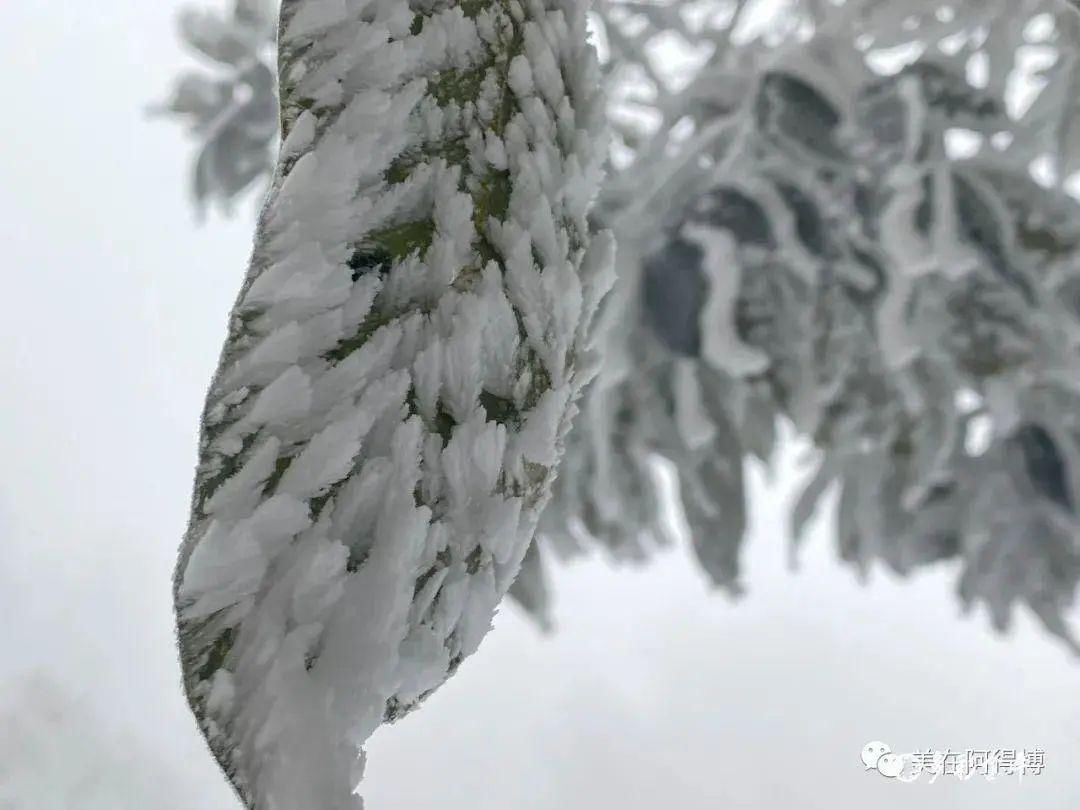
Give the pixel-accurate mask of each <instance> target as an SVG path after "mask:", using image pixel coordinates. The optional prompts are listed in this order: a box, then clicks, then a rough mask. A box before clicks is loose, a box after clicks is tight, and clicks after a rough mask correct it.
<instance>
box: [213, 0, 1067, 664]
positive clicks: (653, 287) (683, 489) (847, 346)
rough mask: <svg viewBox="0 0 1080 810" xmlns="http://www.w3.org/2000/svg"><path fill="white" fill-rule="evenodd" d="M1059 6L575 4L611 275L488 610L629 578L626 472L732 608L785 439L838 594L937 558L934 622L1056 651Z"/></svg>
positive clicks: (1063, 98)
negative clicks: (827, 517)
mask: <svg viewBox="0 0 1080 810" xmlns="http://www.w3.org/2000/svg"><path fill="white" fill-rule="evenodd" d="M1076 5H1077V4H1076V3H1072V2H1067V0H1016V2H1008V3H1002V2H995V1H994V0H957V1H956V2H951V3H944V2H940V1H935V0H916V1H914V2H903V3H901V2H888V0H846V2H843V1H842V0H682V1H679V0H602V1H601V2H598V3H597V4H596V6H595V8H594V14H593V18H592V22H593V23H594V27H595V30H596V33H597V41H598V46H599V49H600V51H601V55H602V61H603V68H602V69H603V72H604V76H605V79H606V84H607V89H608V97H609V103H608V108H607V112H608V118H609V122H610V125H611V127H612V129H613V131H614V133H615V135H616V138H615V142H614V144H613V148H612V152H611V154H610V157H609V161H610V164H611V168H612V169H613V171H610V172H609V177H608V180H607V181H606V183H605V185H604V187H603V190H602V193H601V197H600V201H599V205H598V210H597V213H596V215H595V217H596V218H597V219H598V220H601V221H603V222H604V223H605V224H607V225H609V226H610V227H612V228H613V229H614V230H615V232H616V236H617V241H618V243H619V252H618V279H619V280H618V283H617V285H616V288H615V291H614V292H613V294H612V295H611V296H609V298H608V299H607V302H606V304H605V305H604V307H603V311H602V312H601V315H600V320H601V323H602V324H603V325H604V333H605V335H606V337H605V343H604V346H603V351H604V364H603V369H602V373H601V376H600V377H599V379H598V380H597V381H596V382H595V383H594V384H593V385H592V386H591V387H590V389H589V391H588V392H587V394H586V396H585V398H584V400H583V403H582V405H581V409H582V414H581V417H580V418H578V419H577V420H576V421H575V427H574V429H573V431H572V432H571V433H570V434H569V436H568V438H567V456H566V458H565V459H564V461H563V464H562V468H561V471H560V477H559V479H558V480H557V481H556V483H555V491H554V496H553V498H552V502H551V504H550V506H549V507H548V508H547V509H546V511H545V513H544V516H543V519H542V523H541V532H540V537H539V539H538V541H537V543H538V545H537V546H536V548H535V549H534V550H532V551H530V553H529V555H528V556H527V557H526V562H525V564H524V565H523V567H522V571H521V574H520V575H519V577H518V579H517V580H516V582H515V583H514V586H513V589H512V591H511V594H512V595H513V596H514V597H515V598H517V599H518V600H519V601H520V602H521V603H522V604H523V605H525V606H526V607H527V609H529V610H530V611H532V612H533V613H534V614H535V615H537V616H544V615H546V611H547V609H548V600H549V597H548V586H547V583H546V580H545V564H546V561H547V560H550V558H551V557H552V554H550V553H548V552H549V551H554V552H556V556H561V555H565V554H568V553H574V552H575V551H578V550H581V549H583V548H589V547H593V546H600V547H602V548H604V549H606V550H608V551H609V552H610V554H611V555H612V556H613V557H615V558H617V559H628V560H644V559H647V557H648V556H649V555H650V554H651V553H652V552H651V549H652V548H653V545H654V542H655V541H657V540H661V539H662V538H663V536H664V535H663V532H662V531H661V527H660V496H659V490H658V489H657V483H656V480H655V477H654V475H653V472H654V471H653V461H654V459H655V457H656V455H657V454H659V455H661V456H664V457H666V458H667V459H669V460H670V461H672V462H674V466H675V468H676V469H677V471H678V474H679V482H680V498H681V501H682V505H683V507H684V511H685V512H686V517H687V519H688V522H689V524H690V526H691V528H692V530H693V548H694V551H695V553H696V554H697V556H698V558H699V560H700V561H701V563H702V566H703V568H704V570H705V571H706V572H707V574H708V575H709V577H710V578H711V579H712V580H713V581H714V582H715V583H716V584H717V585H719V586H721V587H724V588H725V589H727V590H728V591H730V592H732V593H738V592H739V590H740V588H741V583H740V576H739V568H738V561H739V547H740V544H741V541H742V537H743V534H744V529H745V526H744V521H745V517H744V511H745V510H744V498H745V493H744V491H743V466H744V464H745V463H746V461H747V460H748V459H758V460H761V461H765V462H767V461H768V459H769V458H770V456H771V451H772V446H773V444H774V442H775V434H776V426H777V420H788V421H790V422H792V423H793V424H794V425H795V426H796V428H797V429H798V430H799V431H800V432H801V433H802V434H803V435H804V436H806V437H809V438H812V439H813V440H814V442H815V443H816V445H817V447H818V449H819V457H818V458H816V459H815V460H814V461H815V467H816V469H815V470H814V471H813V472H812V473H811V474H810V475H809V477H808V482H807V489H806V494H805V496H804V498H803V499H802V500H801V501H800V502H799V503H798V504H797V506H796V507H795V509H794V513H793V515H792V529H793V535H794V536H795V537H796V538H797V537H798V535H799V533H800V530H801V528H802V526H803V525H804V524H805V522H806V521H807V520H808V519H809V517H810V516H811V515H812V514H813V512H814V511H815V507H816V505H817V504H818V502H819V501H820V500H821V498H822V496H823V495H825V493H826V492H829V491H830V490H831V491H838V494H839V508H838V513H837V519H838V545H839V552H840V555H841V557H842V558H843V559H844V560H846V561H847V562H849V563H850V564H852V565H853V566H855V567H856V568H857V570H859V571H860V572H866V571H867V570H868V569H869V567H870V566H871V565H872V564H874V562H875V561H881V562H882V563H884V564H885V565H887V566H889V567H890V568H892V569H893V570H895V571H898V572H900V573H907V572H910V571H913V570H916V569H917V568H918V567H920V566H923V565H928V564H932V563H935V562H939V561H945V560H955V561H957V562H958V563H959V567H960V571H961V573H960V583H959V588H958V591H959V595H960V597H961V599H962V600H963V602H964V604H965V605H974V604H976V603H985V604H986V605H987V607H988V608H989V611H990V614H991V616H992V618H993V620H994V623H995V625H996V626H998V627H1000V628H1005V627H1007V626H1008V623H1009V616H1010V615H1011V613H1012V610H1013V608H1014V606H1016V605H1018V604H1019V605H1026V606H1027V607H1029V608H1031V609H1032V610H1034V611H1035V612H1036V613H1037V614H1038V615H1039V617H1040V618H1041V619H1042V621H1043V622H1044V624H1046V626H1047V627H1048V628H1049V629H1050V630H1051V631H1052V632H1054V633H1055V634H1057V635H1059V636H1061V637H1063V638H1067V637H1068V633H1067V630H1066V625H1065V620H1064V615H1065V610H1066V608H1067V606H1068V605H1069V604H1070V601H1071V599H1072V595H1073V592H1074V589H1075V584H1076V581H1077V578H1078V577H1080V559H1078V553H1080V551H1078V546H1077V524H1076V519H1075V517H1074V514H1075V504H1076V503H1077V499H1076V496H1077V495H1078V494H1080V492H1078V491H1077V489H1076V488H1077V486H1080V480H1078V479H1080V476H1078V475H1077V473H1076V470H1077V469H1078V466H1077V465H1078V463H1080V457H1078V452H1080V447H1078V444H1077V443H1078V441H1080V434H1078V432H1077V431H1078V429H1080V428H1078V426H1077V418H1076V416H1075V414H1076V413H1077V401H1076V389H1077V383H1076V381H1077V380H1078V379H1080V376H1078V375H1077V369H1076V360H1077V355H1076V353H1077V345H1076V341H1077V339H1078V338H1077V335H1078V324H1077V320H1078V319H1080V269H1078V262H1080V253H1078V247H1080V242H1078V239H1080V226H1078V225H1077V223H1078V222H1080V211H1078V210H1077V203H1076V201H1075V197H1074V195H1075V192H1076V189H1077V188H1078V187H1080V176H1078V174H1077V172H1078V170H1080V126H1078V124H1080V122H1078V120H1077V119H1078V112H1080V108H1078V106H1077V101H1076V99H1077V98H1078V97H1080V96H1078V95H1077V92H1076V90H1075V87H1076V78H1077V75H1078V74H1077V59H1078V58H1080V22H1078V20H1080V16H1078V15H1077V13H1076ZM271 137H272V136H270V135H265V136H264V140H263V146H264V148H265V147H267V145H268V144H269V143H270V142H271ZM209 142H210V141H208V143H209ZM221 154H222V155H223V156H227V155H228V154H230V152H229V150H228V149H223V150H222V151H221ZM235 154H240V153H235ZM230 171H233V170H232V169H230V170H228V171H225V172H223V176H224V177H228V176H229V172H230ZM796 551H797V540H796V542H795V543H793V556H794V555H795V552H796ZM1069 643H1070V644H1071V643H1072V642H1071V641H1070V642H1069Z"/></svg>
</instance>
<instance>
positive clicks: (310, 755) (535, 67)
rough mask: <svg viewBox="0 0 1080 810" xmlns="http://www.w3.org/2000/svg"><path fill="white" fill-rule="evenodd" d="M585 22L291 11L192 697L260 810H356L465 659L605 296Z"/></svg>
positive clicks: (181, 579) (212, 429) (600, 153)
mask: <svg viewBox="0 0 1080 810" xmlns="http://www.w3.org/2000/svg"><path fill="white" fill-rule="evenodd" d="M584 26H585V7H584V6H583V5H581V4H579V3H577V2H574V0H568V2H563V0H525V2H520V3H519V2H518V0H507V1H506V2H503V0H479V1H478V2H473V3H468V4H461V5H459V4H445V3H430V2H423V1H421V0H418V1H417V2H412V3H410V2H406V0H371V1H370V2H366V1H365V0H348V2H343V0H288V1H287V2H286V3H285V5H284V6H283V8H282V12H281V23H280V35H279V62H280V84H281V91H280V107H281V124H282V143H281V149H280V156H279V159H278V163H277V167H276V170H275V173H274V177H273V181H272V184H271V191H270V193H269V195H268V197H267V200H266V204H265V207H264V209H263V212H262V215H261V217H260V221H259V226H258V231H257V236H256V243H255V249H254V254H253V257H252V260H251V264H250V268H249V271H248V274H247V277H246V279H245V281H244V283H243V286H242V289H241V292H240V295H239V297H238V299H237V302H236V304H235V307H234V309H233V313H232V316H231V322H230V327H229V334H228V337H227V340H226V343H225V348H224V351H223V353H222V357H221V362H220V365H219V368H218V371H217V374H216V375H215V378H214V380H213V383H212V385H211V388H210V392H209V395H208V398H207V403H206V409H205V412H204V416H203V427H202V436H201V441H200V452H199V466H198V471H197V475H196V483H195V492H194V497H193V502H192V515H191V522H190V526H189V531H188V535H187V538H186V540H185V543H184V545H183V548H182V551H181V555H180V560H179V563H178V567H177V570H176V580H175V586H176V587H175V593H176V606H177V614H178V627H179V635H180V646H181V654H182V655H181V657H182V662H183V669H184V676H185V685H186V689H187V694H188V697H189V700H190V702H191V705H192V707H193V709H194V711H195V714H196V716H197V717H198V719H199V722H200V725H201V727H202V729H203V732H204V733H205V735H206V737H207V739H208V740H209V742H210V745H211V748H212V749H213V751H214V753H215V755H216V756H217V758H218V760H219V762H220V763H221V764H222V767H223V768H224V769H225V771H226V773H227V774H228V776H229V778H230V779H231V781H232V783H233V784H234V786H235V787H236V789H237V791H238V792H239V793H240V795H241V796H242V797H243V798H244V800H245V802H246V803H247V804H248V806H250V807H252V808H258V810H291V809H292V808H301V807H312V808H319V810H346V808H359V807H360V806H361V802H360V799H359V797H358V796H357V795H355V793H354V791H355V789H356V787H357V784H358V782H359V781H360V778H361V774H362V771H363V754H362V748H361V747H362V745H363V743H364V741H365V740H366V739H367V738H368V737H369V736H370V735H371V733H372V732H373V731H374V730H375V728H376V727H377V726H378V725H379V724H381V723H382V722H385V721H389V720H393V719H395V718H397V717H400V716H401V715H402V714H404V713H405V712H408V711H409V710H410V709H412V708H413V707H414V706H416V705H417V704H418V703H419V702H420V701H421V700H422V699H423V698H424V697H425V696H426V695H428V694H430V693H431V692H432V691H433V690H434V689H435V688H437V687H438V686H439V685H440V684H441V683H442V682H443V681H444V680H445V679H446V678H447V677H448V676H449V675H450V674H452V673H453V672H454V670H455V669H456V668H457V666H458V665H459V664H460V663H461V661H462V660H463V659H464V658H465V657H466V656H468V655H470V654H472V653H473V652H474V651H475V650H476V649H477V646H478V645H479V643H480V641H481V639H482V637H483V636H484V634H485V633H486V632H487V630H488V629H489V627H490V624H491V620H492V616H493V614H494V612H495V609H496V605H497V604H498V603H499V601H500V599H501V597H502V596H503V595H504V594H505V593H506V591H507V589H508V588H509V587H510V585H511V583H512V582H513V580H514V577H515V575H516V574H517V572H518V569H519V568H520V567H521V565H522V561H523V559H524V558H525V557H526V553H527V551H528V549H529V544H530V541H531V540H532V537H533V533H534V530H535V527H536V523H537V520H538V517H539V514H540V510H541V509H542V507H543V506H544V504H545V503H546V501H547V499H548V497H549V494H550V488H551V483H552V480H553V478H554V475H555V472H556V464H557V461H558V458H559V456H560V454H561V448H562V444H563V439H564V437H565V435H566V433H567V431H568V430H569V426H570V420H571V418H572V416H573V414H574V412H575V408H576V406H575V400H576V399H577V397H578V395H579V392H580V390H581V388H582V386H583V385H584V384H585V383H586V382H587V381H588V380H589V378H590V376H591V374H592V373H593V371H594V369H595V368H596V361H595V359H594V357H593V351H592V349H591V348H590V321H591V320H592V316H593V313H594V311H595V309H596V307H597V304H598V302H599V300H600V298H601V297H602V296H603V294H604V292H605V291H606V288H607V286H608V285H609V284H610V282H611V280H612V275H611V262H612V258H613V243H612V240H611V238H610V236H609V235H607V234H601V235H599V236H597V237H596V238H593V239H591V240H590V238H589V236H590V227H589V224H588V221H587V212H588V208H589V206H590V204H591V202H592V199H593V197H594V196H595V192H596V190H597V188H598V183H599V180H600V176H601V170H602V163H603V158H604V156H605V154H606V143H605V139H604V137H603V131H604V130H603V125H602V123H603V108H602V105H601V104H600V97H599V87H600V84H601V82H600V80H599V74H598V65H597V62H596V59H595V55H594V52H593V51H592V49H591V47H590V46H588V45H587V43H586V36H585V27H584Z"/></svg>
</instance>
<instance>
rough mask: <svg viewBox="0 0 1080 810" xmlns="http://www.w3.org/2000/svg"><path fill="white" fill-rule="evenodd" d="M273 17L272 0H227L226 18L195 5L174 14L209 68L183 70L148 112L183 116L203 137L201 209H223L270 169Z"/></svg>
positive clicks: (197, 193)
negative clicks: (161, 100) (213, 205)
mask: <svg viewBox="0 0 1080 810" xmlns="http://www.w3.org/2000/svg"><path fill="white" fill-rule="evenodd" d="M276 19H277V3H276V0H233V2H232V11H231V14H230V15H229V16H228V17H224V16H222V15H220V14H218V13H216V12H214V11H211V10H202V9H195V8H184V9H183V10H182V11H181V13H180V16H179V20H178V24H179V28H180V36H181V37H182V39H183V41H184V43H185V44H186V45H187V46H188V47H190V48H191V49H192V50H194V51H195V52H196V53H197V54H198V55H199V56H200V57H201V58H202V59H203V60H204V61H208V62H211V63H213V65H214V66H215V73H214V74H212V75H207V74H206V73H204V72H201V71H191V72H188V73H185V74H184V75H182V76H181V77H180V78H179V79H178V80H177V81H176V83H175V85H174V87H173V91H172V95H171V96H170V97H169V99H168V100H167V101H166V102H165V103H163V104H160V105H157V106H155V107H154V108H152V111H153V112H155V113H162V114H170V115H174V116H177V117H179V118H182V119H184V120H185V121H186V122H187V124H188V127H189V129H190V130H191V132H192V134H193V135H195V136H196V138H198V139H199V141H201V147H200V150H199V154H198V156H197V158H196V160H195V162H194V164H193V170H192V181H191V190H192V194H193V196H194V198H195V202H196V204H197V205H198V206H199V207H200V209H201V208H203V207H204V206H206V205H207V204H209V203H213V202H217V204H218V205H220V206H221V207H223V208H224V209H225V210H228V209H229V206H230V203H231V202H232V200H233V199H234V198H235V197H236V196H237V195H239V194H240V193H242V192H243V191H245V190H247V189H248V188H250V187H251V186H252V185H254V184H257V183H259V182H261V181H263V180H264V178H266V177H268V176H269V174H270V171H271V169H272V168H273V165H274V164H273V157H274V156H273V152H272V149H273V144H274V142H275V140H276V138H277V133H278V110H277V101H276V100H275V98H274V90H275V85H276V83H277V78H276V76H275V73H274V67H273V47H272V44H273V35H274V30H275V21H276Z"/></svg>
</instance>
